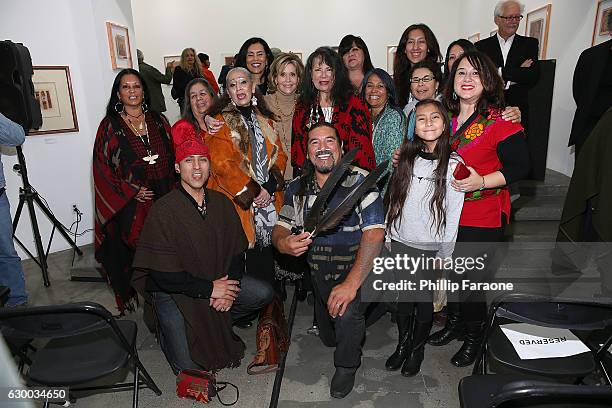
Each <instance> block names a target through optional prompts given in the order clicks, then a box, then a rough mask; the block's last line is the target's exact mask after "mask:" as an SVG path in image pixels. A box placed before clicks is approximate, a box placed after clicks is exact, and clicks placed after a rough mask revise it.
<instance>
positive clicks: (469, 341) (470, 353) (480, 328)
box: [451, 321, 485, 367]
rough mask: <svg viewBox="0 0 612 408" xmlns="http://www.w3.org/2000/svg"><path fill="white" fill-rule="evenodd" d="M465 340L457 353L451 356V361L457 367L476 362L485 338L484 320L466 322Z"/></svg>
mask: <svg viewBox="0 0 612 408" xmlns="http://www.w3.org/2000/svg"><path fill="white" fill-rule="evenodd" d="M465 325H466V328H467V330H466V334H465V341H464V342H463V345H462V346H461V348H460V349H459V351H458V352H457V353H455V355H454V356H453V358H451V363H453V364H454V365H456V366H457V367H465V366H469V365H470V364H472V363H474V361H475V360H476V356H477V355H478V352H479V351H480V346H481V344H482V342H483V340H484V326H485V324H484V322H481V321H477V322H466V324H465Z"/></svg>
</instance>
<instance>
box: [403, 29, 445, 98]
mask: <svg viewBox="0 0 612 408" xmlns="http://www.w3.org/2000/svg"><path fill="white" fill-rule="evenodd" d="M423 60H429V61H432V62H433V63H435V64H439V63H440V62H441V61H442V54H440V46H439V45H438V40H437V39H436V36H435V35H434V33H433V31H431V29H430V28H429V27H427V26H426V25H425V24H413V25H411V26H410V27H408V28H406V30H404V32H403V33H402V36H401V37H400V40H399V43H398V44H397V51H396V52H395V59H394V60H393V80H394V81H395V91H396V92H397V102H398V104H399V106H404V105H406V104H407V103H408V100H409V97H410V77H409V76H408V72H409V71H410V68H411V67H412V65H414V64H416V63H417V62H420V61H423Z"/></svg>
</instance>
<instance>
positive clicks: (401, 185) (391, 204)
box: [384, 99, 452, 235]
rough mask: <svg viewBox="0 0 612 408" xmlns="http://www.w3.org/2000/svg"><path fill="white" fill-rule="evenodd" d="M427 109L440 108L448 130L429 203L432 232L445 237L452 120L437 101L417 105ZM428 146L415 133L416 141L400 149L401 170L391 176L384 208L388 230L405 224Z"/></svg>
mask: <svg viewBox="0 0 612 408" xmlns="http://www.w3.org/2000/svg"><path fill="white" fill-rule="evenodd" d="M426 105H433V106H435V107H436V109H437V110H438V112H440V115H441V116H442V120H443V121H444V130H443V131H442V135H441V136H440V138H439V139H438V143H437V144H436V147H435V149H434V151H433V154H434V155H435V157H436V158H437V159H438V165H437V167H436V169H435V170H434V173H433V174H434V182H433V185H434V190H433V194H432V196H431V200H430V201H429V211H430V213H431V215H432V228H433V229H434V230H435V231H436V233H437V234H438V235H441V234H442V232H443V231H444V228H445V227H446V211H445V208H444V201H445V199H446V173H447V171H448V162H449V160H450V155H451V153H452V149H451V146H450V119H449V116H448V112H447V110H446V109H445V108H444V106H443V105H442V103H440V102H438V101H437V100H435V99H425V100H423V101H420V102H419V103H417V105H416V108H417V109H418V108H419V107H423V106H426ZM425 150H426V145H425V142H424V141H423V140H422V139H421V138H420V137H419V135H418V134H416V133H415V135H414V139H413V140H412V141H410V140H408V139H404V143H403V144H402V146H401V148H400V156H399V162H398V164H397V168H396V169H395V171H394V172H393V175H392V176H391V180H390V182H389V188H388V189H387V193H386V194H385V198H384V205H385V208H386V209H387V229H389V230H390V229H391V227H392V226H393V224H394V223H395V222H399V223H401V222H402V208H403V207H404V202H405V201H406V197H408V193H409V192H410V186H411V184H412V177H413V169H414V162H415V160H416V158H417V156H418V154H419V152H422V151H425Z"/></svg>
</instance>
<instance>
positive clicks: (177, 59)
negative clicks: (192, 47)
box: [162, 55, 181, 72]
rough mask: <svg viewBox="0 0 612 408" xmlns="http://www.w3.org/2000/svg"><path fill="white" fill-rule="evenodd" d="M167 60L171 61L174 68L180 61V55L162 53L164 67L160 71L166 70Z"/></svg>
mask: <svg viewBox="0 0 612 408" xmlns="http://www.w3.org/2000/svg"><path fill="white" fill-rule="evenodd" d="M169 62H173V65H172V67H173V68H174V67H176V66H177V65H179V64H180V63H181V56H180V55H164V69H163V70H162V72H164V71H165V70H166V66H167V65H168V63H169Z"/></svg>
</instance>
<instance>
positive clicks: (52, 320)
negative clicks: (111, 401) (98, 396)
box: [0, 302, 161, 408]
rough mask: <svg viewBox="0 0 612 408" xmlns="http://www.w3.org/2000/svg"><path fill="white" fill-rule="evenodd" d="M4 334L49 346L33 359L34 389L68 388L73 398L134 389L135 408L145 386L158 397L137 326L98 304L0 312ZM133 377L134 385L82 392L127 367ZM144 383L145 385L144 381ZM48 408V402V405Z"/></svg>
mask: <svg viewBox="0 0 612 408" xmlns="http://www.w3.org/2000/svg"><path fill="white" fill-rule="evenodd" d="M0 331H1V332H2V334H3V335H4V336H5V337H10V338H13V339H32V338H34V339H40V340H43V339H44V340H46V343H44V345H41V346H39V347H37V351H36V352H35V353H34V354H33V355H32V356H31V364H30V365H29V367H28V370H27V373H26V379H27V382H28V385H30V386H37V385H42V386H49V387H68V388H69V390H70V397H71V399H72V398H74V394H73V392H79V391H94V390H103V389H115V390H126V389H128V387H130V388H132V389H133V397H132V407H134V408H135V407H137V406H138V393H139V387H140V386H147V387H148V388H150V389H151V390H153V391H154V392H155V393H156V394H157V395H161V390H160V389H159V388H158V387H157V385H156V384H155V382H154V381H153V379H152V378H151V376H150V375H149V373H147V371H146V369H145V368H144V366H143V365H142V363H141V362H140V359H139V358H138V352H137V351H136V333H137V326H136V323H135V322H133V321H131V320H117V319H115V318H114V317H113V316H112V315H111V313H110V312H109V311H108V310H106V309H105V308H104V307H103V306H101V305H99V304H97V303H93V302H81V303H72V304H66V305H52V306H38V307H24V308H13V309H6V308H2V309H0ZM128 365H129V367H130V369H132V370H133V372H134V379H133V381H132V382H127V383H120V384H111V385H100V386H81V387H74V386H78V385H83V384H86V383H89V382H91V381H94V380H97V379H99V378H102V377H105V376H107V375H110V374H112V373H114V372H116V371H118V370H120V369H122V368H124V367H126V366H128ZM141 378H142V380H141ZM44 406H45V408H46V407H47V406H48V402H46V403H45V405H44Z"/></svg>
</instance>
